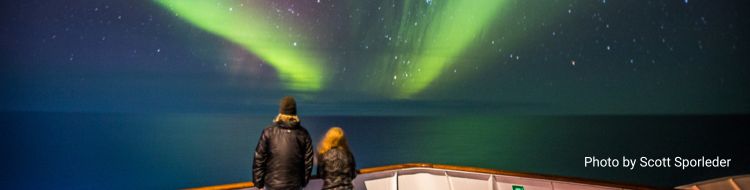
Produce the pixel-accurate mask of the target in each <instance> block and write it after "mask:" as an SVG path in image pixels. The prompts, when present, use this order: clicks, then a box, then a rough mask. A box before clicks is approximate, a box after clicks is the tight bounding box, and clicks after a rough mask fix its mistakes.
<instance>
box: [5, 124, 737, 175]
mask: <svg viewBox="0 0 750 190" xmlns="http://www.w3.org/2000/svg"><path fill="white" fill-rule="evenodd" d="M273 116H274V115H267V116H254V115H245V114H109V113H108V114H99V113H35V112H6V113H3V114H2V116H0V123H1V124H2V127H1V128H0V139H1V141H2V145H3V146H2V147H3V150H2V162H0V163H1V164H2V168H3V172H0V175H2V177H0V180H1V181H0V183H1V184H2V188H3V189H178V188H187V187H197V186H206V185H217V184H225V183H235V182H243V181H249V180H250V179H251V176H252V174H251V164H252V156H253V154H252V153H253V150H254V148H255V145H256V143H257V140H258V137H259V136H260V132H261V130H262V129H263V128H264V127H266V126H267V125H268V124H270V122H271V119H272V117H273ZM301 119H302V124H303V126H304V127H305V128H307V129H308V130H309V131H310V133H311V135H312V138H313V141H315V142H316V143H317V142H318V140H320V138H321V136H322V135H323V133H324V132H325V131H326V130H327V129H328V128H329V127H331V126H334V125H336V126H341V127H342V128H344V130H345V132H346V134H347V136H348V139H349V141H350V145H351V148H352V149H353V152H354V154H355V158H356V161H357V164H358V165H357V167H358V168H363V167H374V166H382V165H389V164H400V163H410V162H428V163H437V164H450V165H460V166H473V167H482V168H492V169H501V170H509V171H517V172H531V173H540V174H550V175H560V176H570V177H581V178H588V179H598V180H607V181H613V182H624V183H633V184H641V185H649V186H656V187H667V188H668V187H674V186H677V185H682V184H686V183H691V182H696V181H699V180H705V179H710V178H716V177H722V176H729V175H737V174H748V173H750V156H748V151H749V150H750V148H748V145H750V143H749V140H748V133H747V132H746V131H748V130H747V128H748V127H750V119H748V118H747V117H744V116H503V115H497V116H491V115H490V116H479V115H476V116H414V117H388V116H356V117H355V116H305V115H302V117H301ZM587 156H595V157H597V158H607V157H610V158H615V159H622V157H623V156H625V157H627V158H639V157H641V156H646V157H649V158H661V157H677V156H680V157H683V158H685V157H688V158H700V157H701V156H705V157H707V158H715V157H716V156H719V157H720V158H727V159H732V161H731V162H730V163H731V165H730V167H727V168H687V169H685V170H683V169H681V168H674V167H671V168H639V167H636V168H635V169H633V170H630V169H628V168H623V167H617V168H592V167H585V166H584V157H587Z"/></svg>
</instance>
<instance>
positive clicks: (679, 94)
mask: <svg viewBox="0 0 750 190" xmlns="http://www.w3.org/2000/svg"><path fill="white" fill-rule="evenodd" d="M742 7H743V5H742V4H741V1H699V0H691V1H688V0H664V1H635V0H609V1H607V0H600V1H582V0H571V1H566V0H555V1H522V0H478V1H441V0H420V1H411V0H406V1H387V0H386V1H356V2H355V1H332V0H305V1H296V0H295V1H292V0H282V1H251V0H242V1H239V0H238V1H176V0H159V1H35V0H32V1H17V2H4V3H3V11H2V13H0V14H2V17H0V19H1V20H2V29H1V30H0V33H2V35H0V37H1V40H0V41H1V42H2V44H1V45H2V52H0V53H1V54H0V55H1V57H2V66H1V67H0V85H1V86H2V88H3V89H4V90H3V93H2V97H0V99H2V101H0V109H2V110H3V111H44V112H126V113H133V112H135V113H143V112H145V113H151V112H169V113H171V112H177V113H196V112H197V113H228V112H231V113H265V112H267V110H269V109H271V110H273V109H274V106H275V105H276V103H277V100H278V98H279V97H281V96H283V95H287V94H289V95H295V96H297V97H298V98H299V99H300V102H303V103H304V104H305V106H301V108H300V109H302V111H301V112H302V113H305V114H309V115H318V114H322V115H325V114H339V115H367V114H392V115H409V114H444V113H449V114H450V113H486V114H727V113H730V114H736V113H748V111H750V107H749V106H748V105H750V99H749V98H748V97H750V96H748V86H750V84H749V83H748V81H749V80H747V79H748V75H750V69H749V68H750V66H749V65H748V64H746V62H745V59H746V57H747V54H746V51H745V50H746V49H747V43H746V41H747V40H746V36H744V35H743V34H745V33H746V32H747V29H746V28H747V27H746V26H747V22H748V21H747V20H748V19H745V18H748V17H747V15H746V14H745V13H742V10H741V8H742Z"/></svg>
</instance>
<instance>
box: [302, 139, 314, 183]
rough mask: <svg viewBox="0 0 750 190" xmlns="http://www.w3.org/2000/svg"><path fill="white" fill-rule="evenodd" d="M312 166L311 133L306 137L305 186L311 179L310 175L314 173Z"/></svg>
mask: <svg viewBox="0 0 750 190" xmlns="http://www.w3.org/2000/svg"><path fill="white" fill-rule="evenodd" d="M312 167H313V148H312V140H311V139H310V135H309V134H308V135H307V138H305V184H304V185H303V186H307V182H309V181H310V175H312Z"/></svg>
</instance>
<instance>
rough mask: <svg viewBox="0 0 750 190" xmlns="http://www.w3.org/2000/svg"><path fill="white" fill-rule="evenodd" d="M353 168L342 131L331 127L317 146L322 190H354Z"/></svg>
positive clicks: (350, 153) (352, 158)
mask: <svg viewBox="0 0 750 190" xmlns="http://www.w3.org/2000/svg"><path fill="white" fill-rule="evenodd" d="M355 167H356V164H355V162H354V156H353V155H352V152H351V150H349V145H348V143H347V142H346V137H345V136H344V130H342V129H341V128H339V127H332V128H331V129H329V130H328V132H327V133H326V135H325V137H323V140H321V141H320V144H319V145H318V177H320V178H322V179H323V189H330V190H350V189H354V185H353V184H352V180H354V178H355V177H356V176H357V172H356V169H355Z"/></svg>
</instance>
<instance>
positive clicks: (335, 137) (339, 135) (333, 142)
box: [318, 127, 349, 154]
mask: <svg viewBox="0 0 750 190" xmlns="http://www.w3.org/2000/svg"><path fill="white" fill-rule="evenodd" d="M336 147H344V149H346V150H347V151H348V150H349V145H348V144H347V142H346V137H344V130H343V129H341V128H340V127H331V129H328V132H326V135H325V136H324V137H323V140H320V144H319V145H318V154H324V153H326V152H328V150H331V149H332V148H336Z"/></svg>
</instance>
